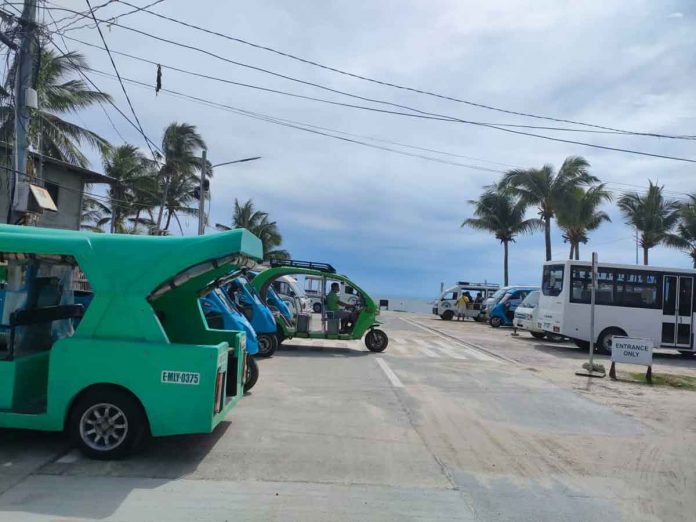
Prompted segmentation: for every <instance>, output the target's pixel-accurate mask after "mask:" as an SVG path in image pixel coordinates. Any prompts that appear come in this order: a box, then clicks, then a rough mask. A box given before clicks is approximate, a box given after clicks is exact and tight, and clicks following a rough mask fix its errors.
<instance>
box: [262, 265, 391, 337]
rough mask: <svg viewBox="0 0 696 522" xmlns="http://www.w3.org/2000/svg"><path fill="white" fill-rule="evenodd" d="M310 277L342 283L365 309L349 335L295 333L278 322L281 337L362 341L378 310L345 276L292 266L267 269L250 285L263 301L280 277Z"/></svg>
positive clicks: (362, 291) (374, 321) (374, 323)
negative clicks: (359, 300)
mask: <svg viewBox="0 0 696 522" xmlns="http://www.w3.org/2000/svg"><path fill="white" fill-rule="evenodd" d="M298 274H302V275H311V276H315V277H326V278H327V279H330V280H331V281H342V282H344V283H347V284H349V285H350V286H352V287H353V288H354V289H355V290H356V291H357V292H358V293H359V294H360V296H361V297H362V299H363V303H364V305H365V307H364V308H363V309H362V310H361V311H360V314H359V315H358V320H357V321H356V322H355V326H354V327H353V331H352V332H351V333H349V334H327V333H322V332H310V333H309V334H306V333H297V332H295V331H294V328H289V327H288V326H287V325H285V324H283V323H281V322H279V323H278V324H279V325H280V327H281V328H282V330H283V335H284V336H285V338H287V339H292V338H293V337H302V338H310V339H341V340H354V339H362V336H363V335H365V332H367V331H368V330H369V329H370V328H372V327H373V326H375V325H376V324H379V323H377V321H376V318H377V316H378V315H379V308H378V307H377V304H376V303H375V301H374V300H373V299H372V298H371V297H370V296H369V294H368V293H367V292H365V291H364V290H363V289H362V288H360V287H359V286H358V285H356V284H355V283H354V282H353V281H351V280H350V279H349V278H348V277H347V276H344V275H341V274H327V273H325V272H320V271H319V270H312V269H309V268H297V267H292V266H280V267H277V268H269V269H268V270H264V271H263V272H260V273H259V274H257V275H256V277H254V279H252V281H251V285H252V286H253V287H254V288H255V289H256V291H257V292H259V294H260V295H261V297H262V298H263V299H265V298H266V289H267V288H268V286H269V285H270V284H271V283H272V282H273V281H275V280H276V279H278V278H279V277H281V276H285V275H289V276H292V275H298Z"/></svg>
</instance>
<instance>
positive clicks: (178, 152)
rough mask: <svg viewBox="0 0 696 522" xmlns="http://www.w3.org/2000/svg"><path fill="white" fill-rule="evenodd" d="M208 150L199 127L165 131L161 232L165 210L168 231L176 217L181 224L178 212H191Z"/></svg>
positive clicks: (185, 125) (174, 126)
mask: <svg viewBox="0 0 696 522" xmlns="http://www.w3.org/2000/svg"><path fill="white" fill-rule="evenodd" d="M204 148H205V141H203V138H202V137H201V135H200V134H199V133H198V131H197V130H196V127H195V125H191V124H189V123H177V122H174V123H171V124H169V126H168V127H167V128H166V129H165V130H164V136H163V138H162V153H163V157H162V160H163V162H164V164H163V165H162V168H161V169H160V172H159V178H160V184H161V195H160V202H159V205H160V209H159V213H158V216H157V229H161V226H162V217H163V215H164V211H165V209H166V210H167V214H168V216H167V224H166V226H165V227H164V230H168V229H169V224H170V222H171V219H172V217H174V218H175V219H176V220H177V221H178V217H177V216H176V211H177V210H179V211H181V210H182V209H186V210H184V211H185V212H188V211H190V210H191V207H190V206H189V203H191V201H192V200H193V199H195V198H194V192H195V190H196V188H197V183H196V180H198V179H199V178H198V176H196V172H197V171H199V170H200V167H201V159H200V157H199V152H200V151H201V150H202V149H204ZM206 174H207V175H211V174H212V169H209V170H208V172H207V173H206ZM196 212H197V211H196Z"/></svg>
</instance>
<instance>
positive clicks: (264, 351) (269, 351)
mask: <svg viewBox="0 0 696 522" xmlns="http://www.w3.org/2000/svg"><path fill="white" fill-rule="evenodd" d="M277 349H278V338H277V337H276V335H275V334H261V335H259V353H258V354H257V355H258V356H259V357H270V356H271V355H273V354H274V353H275V352H276V350H277Z"/></svg>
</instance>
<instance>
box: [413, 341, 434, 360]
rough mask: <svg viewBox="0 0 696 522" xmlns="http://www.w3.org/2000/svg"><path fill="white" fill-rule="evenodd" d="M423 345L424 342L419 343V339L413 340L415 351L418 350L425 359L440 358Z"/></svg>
mask: <svg viewBox="0 0 696 522" xmlns="http://www.w3.org/2000/svg"><path fill="white" fill-rule="evenodd" d="M424 344H426V341H421V340H420V339H414V340H413V345H414V346H415V348H416V350H418V351H419V352H420V353H422V354H423V355H425V356H426V357H440V356H439V355H438V354H436V353H435V352H434V351H432V350H431V349H430V348H428V347H426V346H424ZM428 345H429V343H428Z"/></svg>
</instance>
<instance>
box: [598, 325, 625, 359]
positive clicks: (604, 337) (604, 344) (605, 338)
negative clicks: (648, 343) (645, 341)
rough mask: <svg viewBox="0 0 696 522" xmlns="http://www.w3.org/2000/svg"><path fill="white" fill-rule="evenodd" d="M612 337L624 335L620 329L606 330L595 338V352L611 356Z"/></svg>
mask: <svg viewBox="0 0 696 522" xmlns="http://www.w3.org/2000/svg"><path fill="white" fill-rule="evenodd" d="M612 335H626V332H624V331H623V330H622V329H621V328H615V327H612V328H606V329H605V330H603V331H602V333H601V334H599V337H597V344H595V350H597V352H598V353H603V354H605V355H611V336H612Z"/></svg>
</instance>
